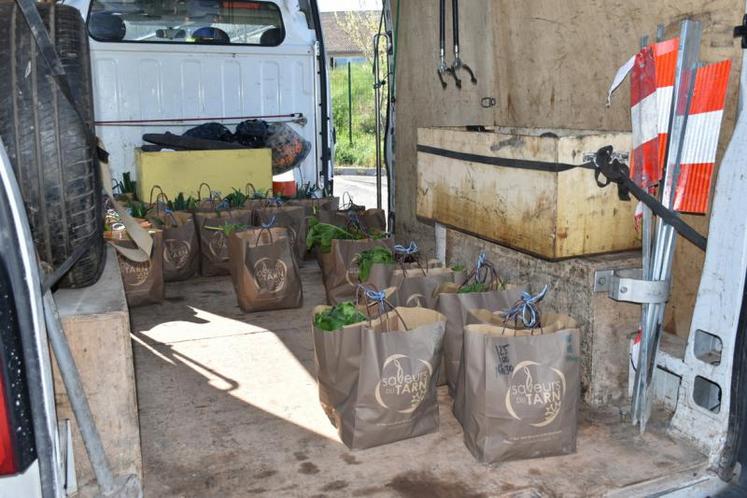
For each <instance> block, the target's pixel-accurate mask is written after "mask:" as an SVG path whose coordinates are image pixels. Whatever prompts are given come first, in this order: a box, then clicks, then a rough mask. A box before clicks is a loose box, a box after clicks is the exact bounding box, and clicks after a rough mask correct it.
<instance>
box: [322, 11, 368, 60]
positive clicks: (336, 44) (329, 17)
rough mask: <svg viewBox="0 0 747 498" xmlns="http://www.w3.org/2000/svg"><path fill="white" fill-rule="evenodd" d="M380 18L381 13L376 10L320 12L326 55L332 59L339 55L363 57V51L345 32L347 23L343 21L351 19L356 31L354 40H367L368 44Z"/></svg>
mask: <svg viewBox="0 0 747 498" xmlns="http://www.w3.org/2000/svg"><path fill="white" fill-rule="evenodd" d="M380 16H381V12H380V11H376V10H364V11H337V12H322V13H321V20H322V29H323V30H324V47H325V49H326V50H327V55H329V56H332V57H334V56H335V55H340V54H345V55H352V54H355V55H363V51H362V50H361V49H360V47H359V45H358V44H356V43H355V41H354V39H353V37H352V36H351V34H350V33H349V32H347V31H346V29H345V25H346V24H347V23H346V22H345V21H346V19H347V18H350V17H353V20H354V21H355V22H354V23H353V24H354V26H355V28H356V29H357V30H358V32H357V33H356V34H355V36H356V38H357V39H359V40H368V42H369V43H372V42H371V40H372V39H373V35H374V34H375V32H376V27H378V21H379V17H380ZM361 20H363V22H361ZM341 23H342V25H341Z"/></svg>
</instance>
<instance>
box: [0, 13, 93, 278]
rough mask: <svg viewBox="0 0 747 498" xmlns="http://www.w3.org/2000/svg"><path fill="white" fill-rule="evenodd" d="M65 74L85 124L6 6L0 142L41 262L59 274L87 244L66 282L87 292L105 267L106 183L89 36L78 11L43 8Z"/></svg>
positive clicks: (1, 22) (0, 58)
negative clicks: (98, 149) (91, 136)
mask: <svg viewBox="0 0 747 498" xmlns="http://www.w3.org/2000/svg"><path fill="white" fill-rule="evenodd" d="M37 8H38V9H39V13H40V14H41V17H42V19H43V20H44V24H45V26H46V27H47V30H48V32H49V33H50V37H51V39H52V41H53V43H54V44H55V49H56V51H57V54H58V55H59V57H60V60H61V62H62V65H63V67H64V69H65V72H66V73H67V78H68V81H69V84H70V87H71V89H72V92H73V95H74V98H75V100H76V102H77V104H78V106H79V107H80V113H81V114H82V116H83V118H84V119H85V121H86V122H85V123H84V122H82V121H81V118H80V116H79V115H78V113H76V112H75V109H74V108H73V106H72V105H71V104H70V102H68V101H67V100H66V98H65V97H64V96H63V94H62V93H61V92H60V90H59V88H58V87H57V85H56V83H55V81H54V79H53V78H52V77H51V71H50V69H49V67H48V66H47V65H46V64H45V62H44V60H43V59H42V58H41V56H40V53H39V50H38V47H37V45H36V43H35V40H34V37H33V35H32V34H31V30H30V29H29V26H28V24H27V23H26V20H25V18H24V17H23V14H22V13H21V11H20V9H18V7H17V6H16V4H15V3H10V2H7V1H6V0H0V67H2V68H3V71H0V137H2V139H3V142H4V144H5V147H6V150H7V152H8V157H9V158H10V162H11V163H12V165H13V169H14V171H15V174H16V177H17V179H18V184H19V185H20V188H21V194H22V195H23V199H24V202H25V204H26V212H27V213H28V217H29V224H30V225H31V233H32V235H33V237H34V243H35V245H36V250H37V252H38V254H39V258H40V259H41V260H42V261H43V262H45V263H48V264H49V265H50V266H51V267H53V268H57V267H59V266H60V265H61V264H62V263H63V262H64V261H65V260H66V259H67V258H68V257H69V256H70V255H71V254H72V252H73V250H74V249H75V248H76V247H78V246H80V245H81V244H89V246H88V250H87V251H86V252H85V253H84V254H83V256H82V257H81V258H80V259H79V260H78V262H77V263H76V264H75V266H73V268H72V269H71V270H70V271H69V272H68V273H67V274H66V275H65V277H64V278H63V279H62V280H61V281H60V284H59V285H60V286H64V287H85V286H88V285H91V284H93V283H95V282H96V280H98V278H99V276H100V275H101V271H102V270H103V267H104V259H103V256H104V241H103V237H102V235H103V216H102V209H103V206H102V191H101V178H100V177H99V171H98V164H97V161H96V158H95V147H94V146H92V144H91V142H90V141H89V140H88V139H87V128H88V129H90V128H91V127H93V97H92V93H91V69H90V67H91V66H90V60H89V54H88V35H87V32H86V27H85V24H84V22H83V19H82V18H81V15H80V12H78V11H77V10H76V9H74V8H72V7H68V6H65V5H54V4H37Z"/></svg>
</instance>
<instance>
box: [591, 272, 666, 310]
mask: <svg viewBox="0 0 747 498" xmlns="http://www.w3.org/2000/svg"><path fill="white" fill-rule="evenodd" d="M641 276H642V270H641V269H640V268H626V269H623V270H599V271H597V272H595V273H594V292H595V293H601V292H604V293H606V294H607V295H608V296H609V297H610V298H611V299H614V300H615V301H625V302H629V303H639V304H644V303H665V302H666V301H667V299H668V298H669V282H668V281H666V280H654V281H652V280H642V279H641Z"/></svg>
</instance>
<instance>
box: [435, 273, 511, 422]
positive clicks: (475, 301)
mask: <svg viewBox="0 0 747 498" xmlns="http://www.w3.org/2000/svg"><path fill="white" fill-rule="evenodd" d="M458 287H459V286H458V285H457V284H450V283H446V284H443V285H442V286H441V288H440V290H441V291H444V290H445V288H449V290H451V291H452V292H451V293H449V292H441V293H440V294H438V299H437V300H436V309H437V310H438V311H439V312H441V313H443V315H444V316H446V319H447V322H446V335H445V337H444V363H445V367H446V382H447V384H448V386H449V393H450V394H451V396H452V397H454V393H455V392H456V385H457V379H458V377H459V365H460V363H461V358H462V335H463V330H464V325H465V324H466V323H467V310H470V309H477V308H486V309H490V310H494V311H499V310H506V309H508V308H510V307H511V305H512V304H514V303H515V302H516V300H517V299H518V298H519V297H520V296H521V289H520V288H518V287H517V288H508V289H505V290H494V291H488V292H472V293H468V294H459V293H457V292H456V289H457V288H458ZM457 418H459V417H457Z"/></svg>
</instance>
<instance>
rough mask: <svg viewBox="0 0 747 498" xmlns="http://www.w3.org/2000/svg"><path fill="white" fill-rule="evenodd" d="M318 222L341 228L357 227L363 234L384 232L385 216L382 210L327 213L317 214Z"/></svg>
mask: <svg viewBox="0 0 747 498" xmlns="http://www.w3.org/2000/svg"><path fill="white" fill-rule="evenodd" d="M319 221H320V222H321V223H328V224H330V225H336V226H338V227H341V228H346V229H347V228H349V227H357V226H359V225H360V228H362V230H363V231H364V232H371V233H378V232H386V216H385V215H384V210H383V209H366V210H363V211H356V210H347V211H327V210H322V211H320V212H319Z"/></svg>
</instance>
